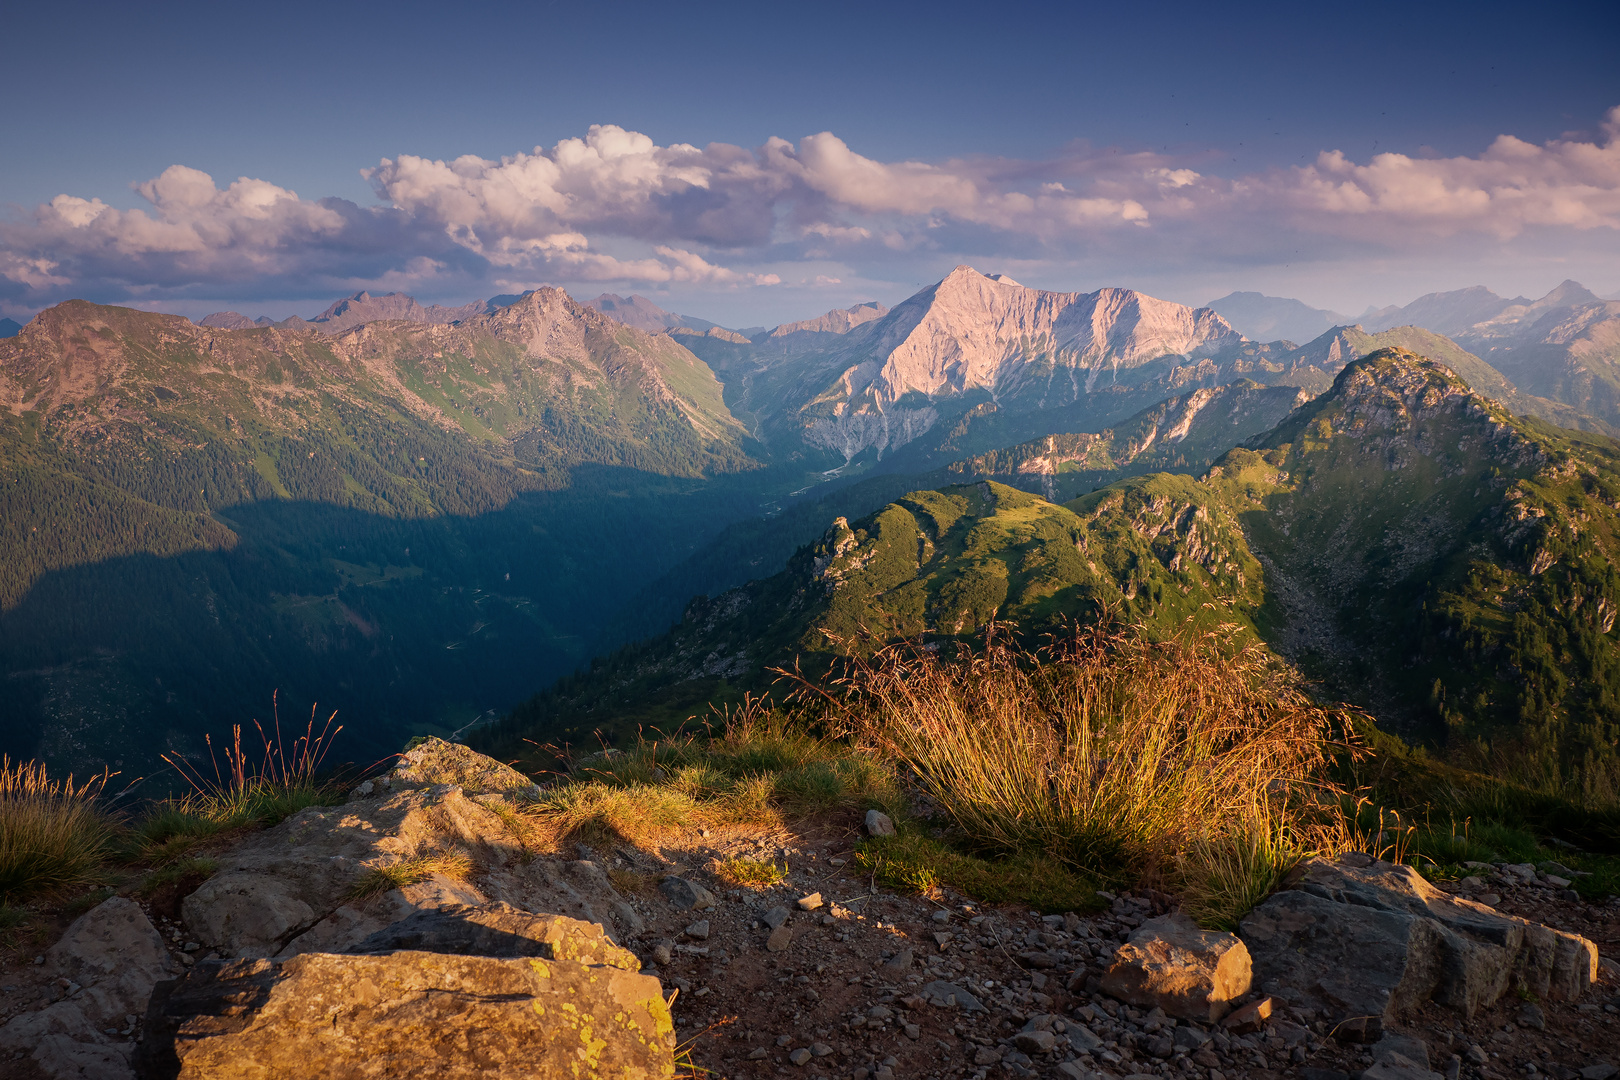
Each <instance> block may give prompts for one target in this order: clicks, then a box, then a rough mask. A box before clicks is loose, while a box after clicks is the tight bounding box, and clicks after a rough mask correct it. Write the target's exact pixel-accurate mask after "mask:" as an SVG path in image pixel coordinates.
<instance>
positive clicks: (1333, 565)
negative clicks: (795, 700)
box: [489, 349, 1620, 794]
mask: <svg viewBox="0 0 1620 1080" xmlns="http://www.w3.org/2000/svg"><path fill="white" fill-rule="evenodd" d="M1258 392H1259V391H1258V389H1257V388H1243V387H1239V388H1235V389H1234V390H1233V391H1232V392H1231V393H1232V395H1233V397H1241V396H1242V395H1250V396H1253V395H1255V394H1257V393H1258ZM1174 414H1175V410H1174V408H1171V410H1170V413H1169V414H1167V415H1174ZM1113 438H1114V439H1115V440H1118V441H1117V442H1114V443H1107V444H1106V445H1104V446H1103V450H1104V451H1106V452H1108V453H1110V454H1112V453H1114V452H1116V449H1115V448H1116V447H1130V446H1132V445H1137V444H1134V443H1132V441H1131V439H1130V438H1129V437H1125V438H1123V439H1121V438H1120V436H1117V435H1116V436H1113ZM1075 449H1077V450H1079V449H1085V448H1081V447H1078V445H1077V446H1076V448H1075ZM1015 451H1016V452H1015ZM1015 451H1009V452H1007V453H1005V454H1002V455H990V456H987V457H986V458H985V459H981V465H982V466H983V467H986V468H988V469H990V470H991V471H994V469H995V468H996V467H999V463H1002V462H1006V461H1012V462H1018V461H1025V460H1033V458H1031V457H1029V456H1026V454H1025V452H1024V451H1017V448H1015ZM1099 452H1101V451H1099ZM1045 453H1047V454H1048V455H1050V454H1051V453H1052V451H1051V450H1050V449H1048V450H1047V451H1045ZM1035 456H1036V457H1038V456H1039V455H1038V454H1037V455H1035ZM1045 460H1047V461H1048V462H1049V461H1050V457H1048V458H1046V459H1045ZM974 468H975V466H973V465H972V464H971V463H964V465H963V467H962V471H963V472H964V473H967V472H972V471H973V469H974ZM1015 471H1016V470H1015ZM1056 475H1057V477H1059V478H1061V477H1062V475H1063V473H1061V472H1057V473H1056ZM1049 478H1050V474H1039V475H1038V476H1037V480H1038V481H1039V482H1043V483H1044V482H1045V481H1046V480H1047V479H1049ZM1617 508H1620V443H1616V442H1614V441H1613V440H1611V439H1608V438H1607V437H1604V436H1600V435H1584V434H1581V433H1576V432H1571V431H1568V430H1564V429H1557V428H1553V427H1551V426H1549V425H1547V424H1545V423H1544V422H1542V421H1538V420H1526V419H1523V418H1519V417H1515V416H1513V415H1512V414H1510V413H1509V412H1507V411H1506V410H1505V409H1504V408H1503V407H1502V406H1500V405H1498V404H1496V403H1494V402H1492V401H1491V400H1489V399H1488V398H1486V397H1483V396H1482V395H1480V394H1478V393H1475V392H1474V391H1472V390H1471V389H1470V388H1469V386H1468V385H1467V384H1466V383H1465V382H1464V381H1463V380H1462V379H1461V378H1459V377H1458V376H1457V375H1456V373H1455V372H1453V371H1452V370H1451V369H1449V368H1447V367H1445V366H1443V365H1441V364H1438V363H1436V362H1434V361H1432V360H1428V359H1424V358H1422V357H1419V356H1417V355H1415V354H1413V353H1410V352H1407V351H1405V350H1402V349H1383V350H1379V351H1377V352H1375V353H1373V354H1372V355H1371V356H1369V357H1367V358H1365V359H1363V360H1361V361H1358V362H1356V363H1354V364H1351V365H1350V366H1348V367H1346V368H1344V370H1343V371H1342V372H1341V373H1340V374H1339V376H1338V378H1337V379H1336V380H1335V382H1334V383H1333V385H1332V387H1331V389H1330V390H1329V392H1328V393H1326V394H1324V395H1322V396H1320V397H1318V398H1315V399H1314V400H1311V401H1309V402H1308V403H1306V404H1305V405H1303V406H1302V407H1300V408H1298V409H1296V410H1294V411H1292V412H1291V413H1289V414H1288V415H1287V416H1286V418H1284V419H1283V420H1282V421H1281V422H1280V423H1278V424H1277V425H1276V426H1275V427H1273V428H1271V429H1270V430H1269V431H1266V432H1264V433H1263V434H1261V435H1259V436H1257V437H1255V438H1253V439H1252V440H1251V441H1250V443H1249V445H1248V446H1247V447H1241V448H1238V449H1234V450H1231V451H1230V452H1228V453H1226V454H1224V455H1222V456H1221V457H1220V458H1219V459H1218V460H1217V461H1216V463H1215V464H1214V465H1213V466H1211V467H1210V468H1209V470H1208V471H1207V473H1206V474H1205V475H1204V476H1203V477H1202V478H1198V479H1194V478H1192V477H1190V476H1186V475H1174V474H1170V473H1157V474H1153V475H1147V476H1140V477H1135V478H1131V479H1127V480H1123V481H1120V482H1117V483H1114V484H1110V485H1108V486H1106V487H1104V488H1101V489H1100V490H1097V491H1094V492H1091V493H1090V494H1087V495H1084V496H1082V497H1080V498H1076V499H1073V500H1071V501H1068V502H1066V503H1063V504H1061V505H1058V504H1054V503H1052V502H1049V501H1047V500H1045V499H1043V498H1041V497H1039V496H1036V495H1034V494H1030V493H1027V492H1023V491H1018V490H1015V489H1013V488H1010V487H1007V486H1004V485H1002V484H999V483H995V482H991V481H979V482H976V483H970V484H963V485H956V486H951V487H945V488H943V489H941V490H938V491H920V492H916V493H913V494H911V495H908V496H906V497H904V498H902V499H899V500H897V501H895V502H894V503H892V504H890V505H889V506H887V507H885V508H883V509H882V510H880V511H878V512H877V513H875V514H872V515H870V516H869V517H866V518H863V519H861V520H858V521H855V522H853V523H850V522H845V521H843V520H839V521H837V522H834V524H833V526H832V527H831V528H830V529H829V530H828V531H827V533H826V535H825V536H824V537H822V539H821V540H819V541H818V542H816V543H815V544H813V545H810V546H808V547H806V548H803V549H801V550H800V551H799V552H798V553H797V554H796V555H795V556H794V557H793V559H792V560H791V561H790V562H789V564H788V567H787V569H786V570H784V571H783V572H782V573H780V574H778V575H776V576H774V577H771V578H768V579H766V580H763V581H758V582H752V583H750V584H748V585H746V586H744V587H742V588H738V589H734V590H732V591H730V592H727V593H725V594H723V595H721V596H718V597H716V598H714V599H706V598H704V599H699V600H697V601H695V602H694V603H693V604H692V605H691V606H690V608H689V609H688V611H687V613H686V616H685V618H684V619H683V620H682V622H681V623H680V624H679V625H678V626H677V627H676V628H674V629H673V630H672V631H671V632H670V633H669V634H668V635H666V636H664V637H662V638H659V639H657V640H655V641H652V642H648V643H645V644H642V645H639V646H633V647H630V648H626V649H624V650H621V651H620V652H619V653H617V654H615V655H613V656H612V657H609V658H607V659H605V660H603V661H600V662H598V663H597V664H596V665H595V666H594V667H593V669H592V670H591V671H590V672H588V673H584V674H581V675H578V676H575V677H573V678H571V679H568V680H564V681H563V682H562V683H561V684H559V685H558V686H557V687H556V688H555V689H554V690H552V691H551V692H549V693H548V694H545V695H542V696H541V697H539V698H536V699H535V700H534V701H532V702H530V703H529V704H528V705H527V706H525V707H524V708H522V709H520V710H518V712H517V713H516V714H515V715H514V717H513V718H512V720H511V721H509V722H508V723H507V724H506V725H505V726H504V727H503V728H502V729H501V730H500V731H498V732H495V733H492V735H491V736H490V740H489V745H492V746H499V745H501V743H502V741H503V740H504V741H506V742H508V743H510V742H512V741H513V740H515V738H516V737H517V736H518V734H519V733H522V734H525V735H528V736H529V737H544V738H565V739H568V738H572V739H579V738H583V737H586V736H588V735H589V733H590V731H591V730H592V729H593V728H601V729H603V730H607V731H612V732H617V733H620V734H623V733H625V732H627V731H629V730H633V726H634V725H635V724H636V723H643V722H654V723H664V724H669V723H672V722H678V721H679V720H680V719H681V718H682V717H683V716H684V715H687V714H688V713H690V712H695V711H701V705H702V703H703V702H705V701H708V700H711V699H716V698H719V699H724V698H725V697H727V696H728V695H735V694H736V693H738V692H739V691H740V690H741V689H758V688H763V687H765V686H767V685H768V684H769V682H770V677H769V676H768V674H766V673H765V669H766V668H768V667H770V666H772V665H779V664H791V663H792V662H793V660H794V658H795V657H799V658H801V659H802V660H803V661H804V662H805V663H806V665H807V667H809V668H811V669H816V668H817V667H818V666H819V667H823V668H824V667H825V665H826V663H827V662H828V661H829V660H830V659H831V658H832V657H833V656H834V655H836V654H837V652H838V651H839V649H840V648H845V647H848V643H852V642H854V643H858V644H856V645H855V647H870V646H871V645H873V644H875V643H876V642H877V641H881V640H892V639H894V638H899V637H908V638H924V639H927V638H930V637H933V638H942V637H958V636H966V635H970V634H972V633H974V632H976V631H977V630H979V629H980V628H981V627H982V626H983V625H984V623H985V622H986V621H987V620H989V619H990V618H992V617H996V618H1000V619H1007V620H1012V621H1014V622H1016V623H1017V624H1018V625H1020V626H1021V627H1022V628H1023V629H1024V630H1025V631H1026V632H1031V633H1034V632H1038V631H1039V630H1041V629H1042V628H1044V627H1045V626H1046V625H1048V624H1050V623H1051V622H1052V621H1054V620H1056V619H1058V618H1061V617H1068V616H1075V617H1081V618H1085V617H1088V616H1091V615H1094V614H1096V613H1097V612H1099V611H1101V610H1103V609H1104V608H1108V609H1110V610H1114V611H1117V612H1118V613H1119V617H1120V618H1122V619H1124V620H1126V621H1130V622H1136V623H1140V624H1142V625H1144V626H1145V627H1147V628H1148V630H1149V632H1150V633H1155V634H1168V633H1172V632H1175V631H1176V630H1178V629H1180V628H1182V627H1183V626H1185V625H1187V624H1188V622H1189V620H1191V622H1192V624H1193V625H1194V626H1197V625H1213V624H1215V623H1218V622H1227V623H1235V624H1237V625H1238V626H1239V627H1244V628H1247V630H1248V631H1249V632H1253V633H1257V634H1259V635H1260V636H1262V637H1263V638H1264V639H1265V640H1267V641H1268V642H1270V643H1271V644H1272V645H1273V646H1274V647H1276V648H1277V649H1279V650H1280V651H1281V652H1283V653H1284V654H1285V655H1287V656H1289V657H1291V658H1293V659H1295V660H1296V661H1298V662H1300V663H1301V664H1303V665H1304V666H1305V667H1306V669H1307V670H1308V671H1310V672H1311V673H1313V674H1315V675H1317V676H1319V677H1321V678H1322V679H1323V680H1324V682H1325V685H1326V688H1327V689H1328V690H1329V692H1332V693H1336V694H1341V695H1343V696H1346V697H1348V698H1349V699H1351V700H1353V701H1356V702H1358V703H1360V704H1362V705H1364V706H1366V707H1368V708H1370V709H1371V710H1373V711H1374V713H1375V714H1376V715H1378V716H1379V717H1380V718H1381V719H1383V720H1384V721H1385V722H1386V723H1388V724H1389V725H1391V726H1393V727H1395V728H1396V729H1397V730H1399V731H1401V732H1403V733H1404V734H1406V735H1408V736H1411V737H1414V738H1418V739H1422V740H1425V741H1429V742H1431V743H1433V744H1436V745H1438V746H1441V747H1444V748H1445V750H1446V752H1447V753H1449V754H1452V755H1454V756H1456V757H1458V758H1461V759H1464V760H1472V761H1475V762H1478V763H1485V762H1484V761H1483V760H1482V759H1494V760H1491V761H1490V762H1489V764H1491V765H1493V766H1494V767H1496V768H1498V769H1499V770H1502V771H1504V772H1507V773H1509V774H1518V775H1521V776H1525V777H1526V778H1528V779H1540V780H1557V779H1560V778H1574V779H1576V780H1578V781H1579V782H1581V783H1582V784H1585V785H1586V786H1587V787H1588V789H1589V790H1591V791H1592V792H1593V793H1594V794H1601V793H1604V792H1610V793H1612V790H1613V787H1612V786H1613V785H1614V783H1615V780H1616V777H1617V776H1620V769H1617V766H1620V758H1617V755H1616V744H1617V741H1620V652H1617V650H1616V640H1615V637H1614V634H1613V630H1614V622H1615V615H1616V612H1617V611H1620V578H1617V577H1616V574H1615V571H1614V569H1613V567H1612V557H1613V555H1614V554H1615V552H1616V547H1617V545H1620V521H1617ZM863 632H864V634H865V635H867V636H863ZM841 642H842V643H845V644H840V643H841ZM683 710H685V711H684V712H683Z"/></svg>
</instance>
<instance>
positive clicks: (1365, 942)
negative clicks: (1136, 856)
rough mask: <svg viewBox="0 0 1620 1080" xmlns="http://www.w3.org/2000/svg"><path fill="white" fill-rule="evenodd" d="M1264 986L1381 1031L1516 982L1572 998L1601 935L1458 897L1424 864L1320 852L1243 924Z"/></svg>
mask: <svg viewBox="0 0 1620 1080" xmlns="http://www.w3.org/2000/svg"><path fill="white" fill-rule="evenodd" d="M1239 933H1240V935H1241V936H1242V938H1243V940H1244V942H1245V944H1247V945H1248V948H1249V954H1250V956H1251V957H1252V959H1253V963H1254V974H1255V979H1256V981H1257V982H1258V983H1259V984H1260V987H1261V989H1262V990H1263V991H1264V992H1265V993H1267V994H1269V995H1271V996H1273V997H1275V998H1278V999H1279V1000H1282V1001H1287V1002H1289V1003H1291V1004H1294V1005H1303V1006H1307V1007H1312V1008H1315V1009H1317V1010H1319V1011H1321V1012H1323V1013H1325V1014H1326V1015H1327V1016H1328V1018H1329V1023H1330V1024H1333V1025H1337V1028H1338V1034H1339V1035H1340V1037H1346V1036H1348V1037H1354V1038H1363V1039H1369V1040H1370V1039H1376V1038H1377V1037H1378V1035H1379V1034H1380V1033H1381V1032H1382V1030H1383V1029H1384V1027H1385V1026H1386V1025H1388V1024H1391V1023H1394V1022H1396V1021H1398V1020H1401V1019H1403V1018H1404V1017H1406V1016H1407V1015H1409V1014H1410V1013H1411V1012H1412V1011H1413V1010H1415V1009H1416V1008H1417V1007H1418V1006H1419V1005H1421V1004H1423V1003H1424V1002H1426V1001H1431V1000H1432V1001H1437V1002H1439V1003H1440V1004H1443V1005H1448V1006H1450V1007H1452V1008H1454V1009H1456V1010H1458V1011H1459V1012H1461V1013H1462V1014H1463V1015H1464V1016H1467V1017H1470V1018H1471V1017H1472V1016H1473V1015H1474V1014H1475V1013H1477V1012H1478V1011H1479V1010H1480V1009H1482V1008H1484V1007H1486V1006H1489V1005H1491V1004H1493V1003H1494V1002H1496V1001H1497V1000H1498V999H1500V998H1501V997H1502V996H1503V995H1504V994H1506V993H1508V992H1509V991H1515V990H1522V991H1524V992H1526V993H1530V994H1534V995H1535V996H1537V997H1539V998H1544V999H1547V1000H1552V1001H1573V1000H1575V999H1576V998H1578V997H1579V996H1580V995H1581V994H1582V993H1583V992H1584V991H1585V990H1586V988H1587V987H1589V986H1590V985H1591V984H1592V982H1593V981H1594V980H1595V979H1596V977H1597V963H1598V955H1597V947H1596V946H1595V945H1593V944H1592V943H1591V942H1590V941H1588V940H1586V939H1585V938H1583V937H1581V936H1579V935H1578V934H1571V933H1567V932H1565V931H1562V930H1554V929H1552V928H1551V927H1547V926H1541V925H1539V924H1537V923H1532V922H1529V921H1528V920H1525V919H1520V918H1516V917H1514V916H1511V915H1503V914H1501V913H1499V912H1496V911H1493V910H1491V909H1490V908H1488V907H1485V906H1483V905H1481V904H1475V903H1473V902H1471V901H1468V900H1461V899H1457V898H1455V897H1452V896H1449V895H1447V894H1446V893H1443V892H1441V891H1440V890H1438V889H1436V888H1435V887H1434V886H1432V885H1430V884H1429V883H1428V882H1427V881H1425V880H1424V879H1423V877H1422V876H1421V875H1420V874H1418V873H1417V872H1416V871H1415V870H1413V869H1411V868H1410V867H1406V866H1397V865H1394V864H1391V863H1386V862H1382V861H1380V860H1377V859H1374V858H1372V857H1371V856H1368V855H1362V854H1359V853H1350V854H1347V855H1344V856H1342V857H1341V858H1339V859H1338V860H1337V861H1335V862H1328V861H1326V860H1322V859H1313V860H1311V861H1310V862H1309V863H1307V864H1306V865H1305V866H1304V867H1303V868H1302V872H1301V873H1300V874H1299V877H1298V879H1297V881H1296V883H1295V887H1294V888H1292V889H1288V890H1285V891H1283V892H1279V893H1277V894H1276V895H1274V896H1272V897H1271V898H1270V899H1268V900H1267V901H1266V902H1265V903H1263V904H1261V905H1260V906H1259V907H1257V908H1256V909H1255V910H1254V911H1253V912H1251V913H1250V915H1249V916H1248V918H1246V919H1245V920H1244V921H1243V925H1242V927H1241V928H1240V930H1239Z"/></svg>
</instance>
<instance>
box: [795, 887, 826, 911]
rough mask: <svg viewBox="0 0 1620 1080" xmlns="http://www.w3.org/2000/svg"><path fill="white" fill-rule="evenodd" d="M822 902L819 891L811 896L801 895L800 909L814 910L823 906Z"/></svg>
mask: <svg viewBox="0 0 1620 1080" xmlns="http://www.w3.org/2000/svg"><path fill="white" fill-rule="evenodd" d="M821 903H822V901H821V894H820V893H818V892H813V893H811V894H810V895H809V896H801V897H799V910H800V911H814V910H816V908H818V907H820V906H821Z"/></svg>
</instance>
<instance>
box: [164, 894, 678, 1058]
mask: <svg viewBox="0 0 1620 1080" xmlns="http://www.w3.org/2000/svg"><path fill="white" fill-rule="evenodd" d="M639 966H640V963H639V961H638V960H637V959H636V957H635V955H634V954H633V953H631V952H630V951H629V950H627V949H623V948H620V947H619V946H617V945H615V944H614V943H613V942H612V941H611V940H609V939H608V937H607V936H606V935H605V934H604V933H603V932H602V928H601V927H600V926H598V925H596V924H594V923H587V922H582V921H580V920H577V919H570V918H567V917H564V916H559V915H535V914H531V913H530V912H526V911H520V910H518V909H516V908H513V907H511V906H509V905H507V904H501V903H489V904H482V905H479V906H476V907H465V908H456V909H441V910H433V911H420V912H416V913H414V914H412V915H410V916H408V917H407V918H405V919H403V920H401V921H400V922H398V923H396V924H394V925H393V926H390V927H387V928H385V929H384V930H382V931H380V932H378V933H375V934H372V935H371V936H370V937H368V938H366V939H365V940H364V941H362V942H360V943H359V944H358V945H357V946H356V947H355V950H354V952H352V953H348V954H333V953H317V952H310V953H303V954H300V955H298V956H295V957H291V958H289V959H285V960H272V959H243V960H232V961H220V960H214V961H205V962H203V963H200V964H198V965H197V966H196V968H195V969H194V970H193V971H192V972H191V973H190V974H188V975H187V976H186V977H185V978H184V979H178V980H173V981H170V982H166V983H163V984H160V985H159V987H158V988H157V990H156V991H155V992H154V993H153V995H152V1002H151V1006H150V1008H149V1009H148V1010H147V1017H146V1038H145V1042H144V1043H143V1044H142V1046H141V1049H140V1052H139V1054H138V1055H137V1057H136V1064H137V1066H138V1070H139V1075H140V1076H141V1077H142V1078H143V1080H158V1078H162V1080H172V1078H174V1077H182V1078H195V1080H202V1078H204V1077H206V1078H209V1080H226V1078H235V1077H243V1078H247V1077H253V1078H255V1080H275V1078H280V1077H286V1078H288V1080H295V1078H296V1080H303V1078H306V1077H307V1078H311V1080H314V1078H323V1077H331V1078H334V1080H335V1078H339V1077H342V1078H344V1080H349V1078H355V1080H359V1078H368V1080H369V1078H376V1080H392V1078H395V1077H415V1076H432V1077H435V1078H441V1077H444V1078H457V1077H480V1078H491V1080H492V1078H497V1077H525V1078H528V1077H550V1076H558V1077H582V1078H583V1077H597V1076H600V1077H627V1078H639V1077H660V1076H669V1075H672V1074H673V1071H674V1035H673V1032H674V1027H673V1024H672V1022H671V1019H670V1013H669V1007H668V1005H667V1004H666V1003H665V1001H664V997H663V991H662V988H661V987H660V985H659V983H658V980H657V979H655V978H653V977H651V976H646V975H640V974H637V973H636V969H637V968H638V967H639Z"/></svg>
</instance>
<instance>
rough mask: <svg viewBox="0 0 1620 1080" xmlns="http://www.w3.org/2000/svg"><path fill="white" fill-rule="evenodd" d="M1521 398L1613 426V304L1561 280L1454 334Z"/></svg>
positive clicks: (1616, 317)
mask: <svg viewBox="0 0 1620 1080" xmlns="http://www.w3.org/2000/svg"><path fill="white" fill-rule="evenodd" d="M1455 337H1456V338H1457V342H1458V344H1460V345H1463V346H1464V347H1466V348H1468V349H1469V350H1471V351H1472V352H1474V353H1477V354H1478V355H1479V356H1481V357H1483V358H1484V359H1485V361H1486V362H1487V363H1489V364H1490V365H1491V366H1492V367H1494V368H1496V369H1497V370H1499V371H1501V372H1502V374H1503V375H1505V376H1507V377H1508V378H1509V379H1511V380H1513V382H1515V383H1516V384H1518V386H1519V388H1520V389H1522V390H1524V391H1526V392H1527V393H1531V394H1535V395H1538V396H1540V397H1543V398H1550V399H1552V400H1553V401H1558V402H1563V403H1564V404H1565V405H1568V406H1571V407H1572V408H1574V409H1577V410H1579V411H1580V412H1582V413H1587V414H1590V415H1592V416H1595V417H1597V418H1598V419H1599V420H1601V421H1603V422H1605V423H1607V424H1609V425H1611V426H1614V427H1620V301H1614V300H1603V299H1600V298H1599V297H1597V296H1595V295H1593V294H1592V292H1591V291H1590V290H1589V289H1587V288H1586V287H1585V286H1583V285H1581V284H1580V283H1579V282H1574V281H1565V282H1563V283H1562V284H1560V285H1559V286H1558V287H1557V288H1556V289H1554V290H1552V291H1551V292H1549V293H1548V294H1547V295H1546V296H1543V297H1542V298H1541V299H1539V300H1534V301H1530V300H1525V299H1523V298H1522V297H1521V298H1519V299H1517V300H1514V301H1512V302H1510V303H1508V304H1505V305H1504V306H1503V307H1501V308H1500V309H1499V310H1498V311H1496V312H1494V313H1493V314H1492V315H1491V317H1490V318H1487V319H1482V320H1480V321H1479V322H1477V323H1475V324H1474V325H1472V326H1470V327H1468V328H1467V329H1465V330H1463V331H1461V332H1459V333H1458V334H1456V335H1455Z"/></svg>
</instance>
